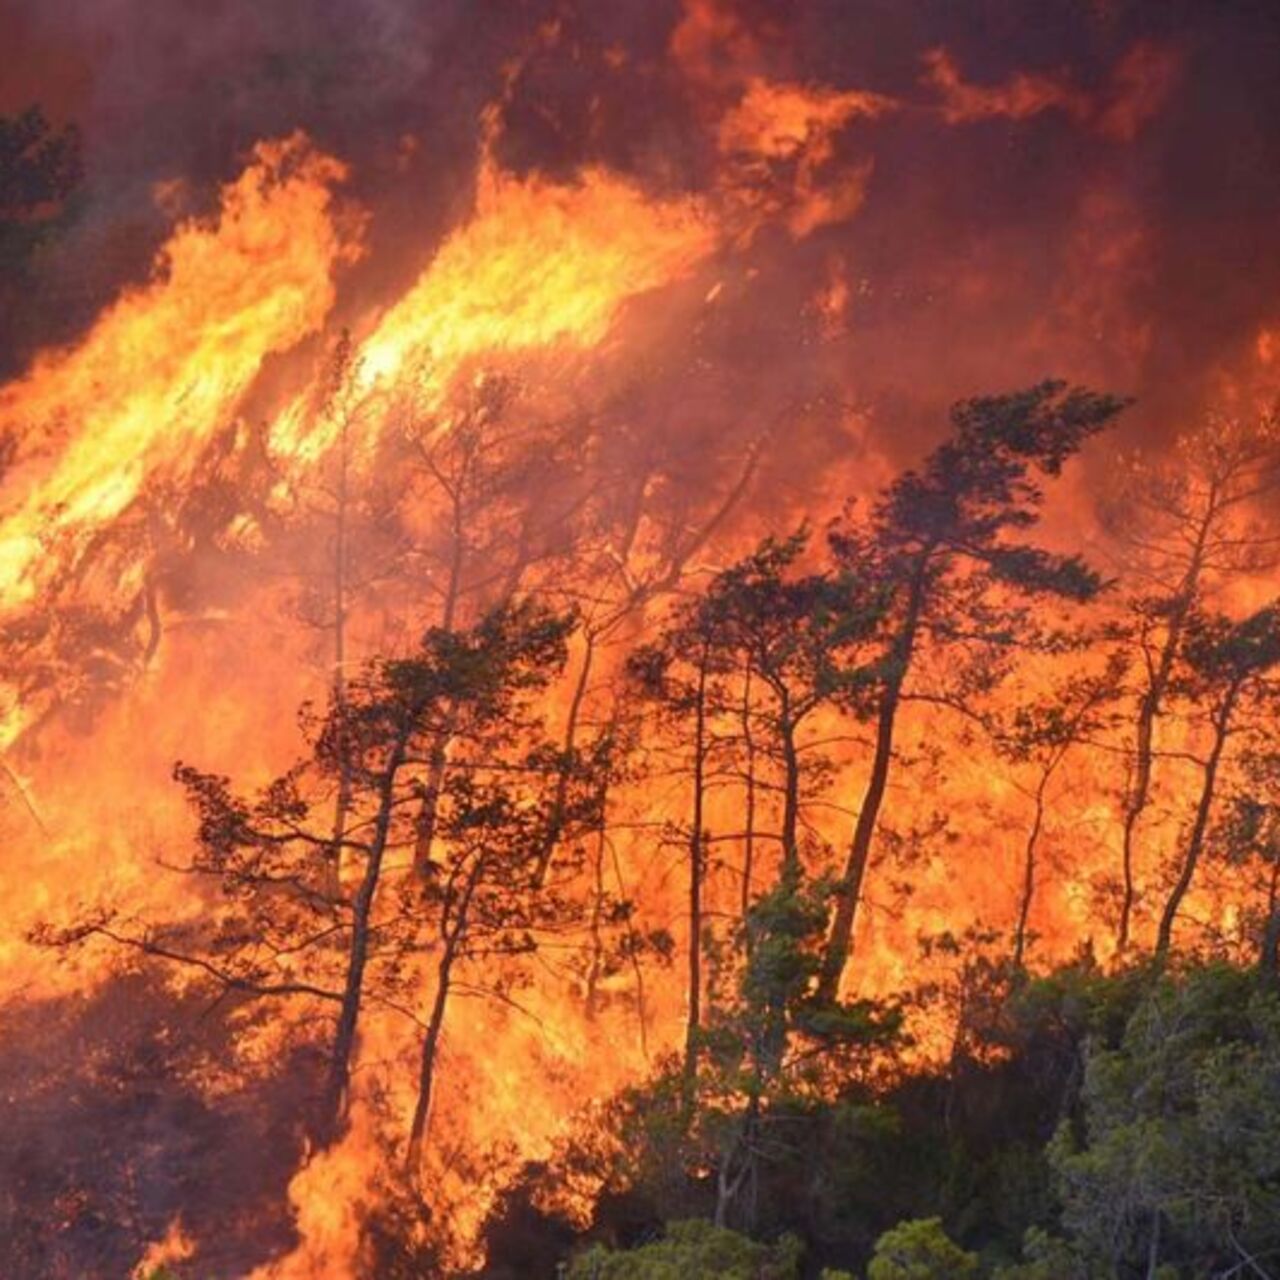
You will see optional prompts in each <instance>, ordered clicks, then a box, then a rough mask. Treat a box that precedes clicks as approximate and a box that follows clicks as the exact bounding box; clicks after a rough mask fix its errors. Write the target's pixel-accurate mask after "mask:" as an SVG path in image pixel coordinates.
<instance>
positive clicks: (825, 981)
mask: <svg viewBox="0 0 1280 1280" xmlns="http://www.w3.org/2000/svg"><path fill="white" fill-rule="evenodd" d="M929 562H930V553H929V552H927V551H923V552H921V553H920V559H919V561H918V563H917V565H916V568H915V572H914V573H913V575H912V578H911V586H910V591H909V594H908V597H907V606H906V613H905V615H904V617H903V620H902V626H901V628H900V629H899V631H898V634H897V636H896V637H895V638H894V643H893V648H892V652H891V654H890V661H889V674H888V676H887V678H886V680H885V687H884V691H883V693H882V694H881V697H880V709H879V714H878V716H877V718H876V745H875V754H874V756H873V758H872V762H871V774H870V776H869V777H868V779H867V789H866V792H865V793H864V795H863V799H862V806H861V808H860V809H859V810H858V820H857V822H856V824H855V825H854V829H853V839H852V840H851V842H850V845H849V857H848V860H847V861H846V863H845V869H844V875H843V877H842V878H841V881H840V885H839V887H838V889H837V892H836V910H835V914H834V916H833V918H832V921H831V932H830V935H829V937H828V939H827V946H826V951H825V953H824V954H823V957H822V970H821V973H820V974H819V977H818V990H817V994H818V996H819V998H820V999H823V1000H834V999H835V998H836V997H837V996H838V995H839V994H840V979H841V978H842V977H843V975H844V967H845V964H846V962H847V960H848V958H849V951H850V948H851V946H852V943H853V930H854V925H855V923H856V921H857V911H858V904H859V901H860V900H861V897H862V885H863V881H864V880H865V879H866V875H867V866H868V864H869V862H870V860H871V848H872V844H873V842H874V840H875V831H876V823H877V822H878V821H879V818H880V808H881V805H882V804H883V803H884V794H885V788H886V786H887V785H888V782H889V768H890V765H891V763H892V761H893V734H894V729H895V727H896V725H897V718H898V707H899V705H900V704H901V701H902V689H903V686H904V684H905V683H906V678H907V672H908V671H909V669H910V667H911V660H912V657H913V656H914V653H915V645H916V633H917V631H918V630H919V627H920V620H921V616H922V614H923V612H924V604H925V594H926V591H927V585H926V583H927V577H928V572H929Z"/></svg>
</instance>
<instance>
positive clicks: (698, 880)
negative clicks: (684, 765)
mask: <svg viewBox="0 0 1280 1280" xmlns="http://www.w3.org/2000/svg"><path fill="white" fill-rule="evenodd" d="M710 664H711V643H710V641H704V642H703V646H702V656H701V660H700V662H699V665H698V691H697V695H696V703H695V707H694V738H693V813H692V815H691V818H690V828H689V978H688V981H689V987H688V1006H689V1007H688V1017H687V1020H686V1023H685V1039H684V1071H683V1083H684V1096H685V1103H686V1105H690V1104H691V1103H692V1098H693V1086H694V1081H695V1079H696V1076H697V1072H698V1042H699V1040H700V1038H701V1034H702V875H703V805H704V800H705V796H704V791H705V778H706V755H707V745H706V736H707V668H708V667H709V666H710Z"/></svg>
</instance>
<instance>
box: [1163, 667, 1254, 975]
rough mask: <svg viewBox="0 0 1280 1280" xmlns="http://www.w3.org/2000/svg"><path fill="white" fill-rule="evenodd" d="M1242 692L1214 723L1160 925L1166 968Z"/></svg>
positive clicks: (1236, 689)
mask: <svg viewBox="0 0 1280 1280" xmlns="http://www.w3.org/2000/svg"><path fill="white" fill-rule="evenodd" d="M1239 693H1240V686H1239V685H1238V684H1236V685H1232V686H1231V687H1230V688H1229V689H1228V690H1227V693H1226V696H1225V697H1224V698H1223V701H1222V705H1221V706H1220V707H1219V708H1218V714H1217V715H1216V716H1215V717H1214V722H1213V746H1212V748H1211V749H1210V751H1209V758H1208V759H1207V760H1206V761H1205V765H1204V775H1203V780H1202V782H1201V785H1200V799H1199V802H1198V803H1197V804H1196V816H1195V820H1194V821H1193V822H1192V824H1191V833H1190V835H1189V836H1188V837H1187V848H1186V852H1185V853H1184V854H1183V857H1182V867H1181V869H1180V870H1179V872H1178V878H1177V880H1175V881H1174V885H1173V889H1172V891H1171V892H1170V894H1169V898H1168V901H1166V902H1165V904H1164V911H1163V912H1162V914H1161V916H1160V928H1159V932H1158V933H1157V935H1156V950H1155V959H1156V964H1157V965H1158V966H1160V967H1163V965H1164V963H1165V961H1166V960H1167V959H1168V958H1169V951H1170V949H1171V947H1172V945H1173V926H1174V923H1175V921H1176V920H1177V918H1178V911H1179V910H1180V908H1181V907H1182V902H1183V899H1184V898H1185V897H1186V896H1187V892H1188V890H1189V889H1190V888H1191V881H1192V879H1193V877H1194V876H1195V873H1196V867H1197V865H1198V864H1199V862H1200V854H1201V852H1202V851H1203V849H1204V840H1205V835H1206V833H1207V832H1208V830H1209V817H1210V814H1211V813H1212V811H1213V801H1214V792H1215V789H1216V786H1217V780H1218V767H1219V765H1220V764H1221V763H1222V753H1223V751H1224V749H1225V748H1226V745H1227V736H1228V734H1229V733H1230V730H1231V713H1232V711H1233V710H1234V709H1235V701H1236V698H1237V697H1238V695H1239Z"/></svg>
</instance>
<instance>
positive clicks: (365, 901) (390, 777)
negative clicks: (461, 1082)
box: [320, 723, 410, 1145]
mask: <svg viewBox="0 0 1280 1280" xmlns="http://www.w3.org/2000/svg"><path fill="white" fill-rule="evenodd" d="M409 732H410V729H409V725H408V724H407V723H406V726H405V728H404V729H402V730H401V732H400V735H399V736H398V737H397V739H396V742H395V744H394V746H393V748H392V751H391V755H390V757H389V759H388V761H387V766H386V770H385V772H384V774H383V778H382V782H381V784H380V786H379V791H378V812H377V816H376V818H375V819H374V827H373V836H372V839H371V840H370V842H369V850H368V855H367V858H366V861H365V868H364V875H363V877H362V878H361V881H360V888H359V889H358V890H357V892H356V896H355V900H354V901H353V903H352V907H351V948H350V951H349V953H348V957H347V973H346V980H345V982H344V984H343V993H342V1004H341V1006H340V1009H339V1014H338V1029H337V1032H336V1034H335V1036H334V1041H333V1049H332V1051H331V1053H330V1057H329V1072H328V1078H327V1080H326V1083H325V1090H324V1094H323V1099H322V1104H321V1112H320V1139H321V1141H322V1142H323V1143H325V1144H326V1145H327V1144H328V1143H330V1142H332V1141H333V1140H334V1139H335V1138H336V1137H337V1130H338V1122H339V1119H340V1117H341V1114H342V1110H343V1105H344V1103H345V1101H346V1096H347V1087H348V1085H349V1083H350V1080H351V1055H352V1053H353V1051H354V1049H355V1039H356V1027H357V1024H358V1021H359V1017H360V1003H361V999H362V997H363V995H364V971H365V966H366V965H367V963H368V958H369V932H370V923H371V920H372V915H373V902H374V897H375V895H376V894H377V890H378V881H379V879H380V877H381V875H382V861H383V856H384V854H385V853H386V848H387V837H388V835H389V833H390V830H391V818H392V814H393V813H394V811H395V786H396V777H397V775H398V774H399V772H400V769H401V767H402V765H403V764H404V757H405V752H406V750H407V745H408V740H409Z"/></svg>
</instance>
